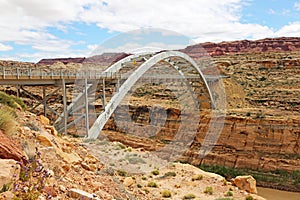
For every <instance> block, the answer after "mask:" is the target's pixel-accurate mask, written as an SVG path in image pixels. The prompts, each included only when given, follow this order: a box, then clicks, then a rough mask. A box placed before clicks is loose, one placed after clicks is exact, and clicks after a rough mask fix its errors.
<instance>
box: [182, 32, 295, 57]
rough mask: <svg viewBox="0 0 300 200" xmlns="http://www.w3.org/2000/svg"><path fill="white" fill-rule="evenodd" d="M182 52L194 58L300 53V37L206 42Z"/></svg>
mask: <svg viewBox="0 0 300 200" xmlns="http://www.w3.org/2000/svg"><path fill="white" fill-rule="evenodd" d="M204 50H205V51H204ZM181 51H182V52H184V53H186V54H188V55H189V56H191V57H193V58H198V57H201V56H203V54H204V53H205V52H206V54H208V55H210V56H221V55H226V54H238V53H259V52H288V51H300V37H279V38H265V39H260V40H237V41H230V42H220V43H212V42H205V43H200V44H196V45H191V46H188V47H186V48H185V49H182V50H181Z"/></svg>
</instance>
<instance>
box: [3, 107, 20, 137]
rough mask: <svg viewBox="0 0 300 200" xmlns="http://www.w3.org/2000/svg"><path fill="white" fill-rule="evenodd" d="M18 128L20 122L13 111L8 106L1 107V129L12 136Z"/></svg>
mask: <svg viewBox="0 0 300 200" xmlns="http://www.w3.org/2000/svg"><path fill="white" fill-rule="evenodd" d="M17 128H18V123H17V122H16V118H15V116H14V114H13V112H12V111H11V110H10V109H9V108H7V107H6V106H3V107H1V109H0V130H2V131H3V132H4V133H5V134H6V135H8V136H11V135H13V134H14V133H16V131H17Z"/></svg>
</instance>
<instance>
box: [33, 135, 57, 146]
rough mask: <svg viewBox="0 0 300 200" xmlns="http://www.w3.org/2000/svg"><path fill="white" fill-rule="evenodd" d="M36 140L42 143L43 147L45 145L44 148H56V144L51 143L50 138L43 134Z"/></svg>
mask: <svg viewBox="0 0 300 200" xmlns="http://www.w3.org/2000/svg"><path fill="white" fill-rule="evenodd" d="M36 139H37V140H38V141H39V142H40V143H41V145H43V146H46V147H51V146H54V144H53V143H52V142H51V140H50V139H49V138H48V137H46V136H44V135H42V134H39V135H38V136H37V137H36Z"/></svg>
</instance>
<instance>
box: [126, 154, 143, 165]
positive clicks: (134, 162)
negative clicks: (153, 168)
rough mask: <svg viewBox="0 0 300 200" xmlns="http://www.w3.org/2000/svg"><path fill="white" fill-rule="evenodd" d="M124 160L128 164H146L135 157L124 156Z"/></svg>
mask: <svg viewBox="0 0 300 200" xmlns="http://www.w3.org/2000/svg"><path fill="white" fill-rule="evenodd" d="M125 159H126V160H128V162H129V163H130V164H145V163H146V162H145V161H144V160H143V159H142V158H140V157H137V156H136V155H126V156H125Z"/></svg>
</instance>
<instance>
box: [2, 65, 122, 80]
mask: <svg viewBox="0 0 300 200" xmlns="http://www.w3.org/2000/svg"><path fill="white" fill-rule="evenodd" d="M84 78H87V79H100V78H120V75H119V74H118V73H113V72H103V71H100V70H80V71H79V70H69V69H58V70H51V69H36V68H12V67H2V69H1V70H0V79H84Z"/></svg>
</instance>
